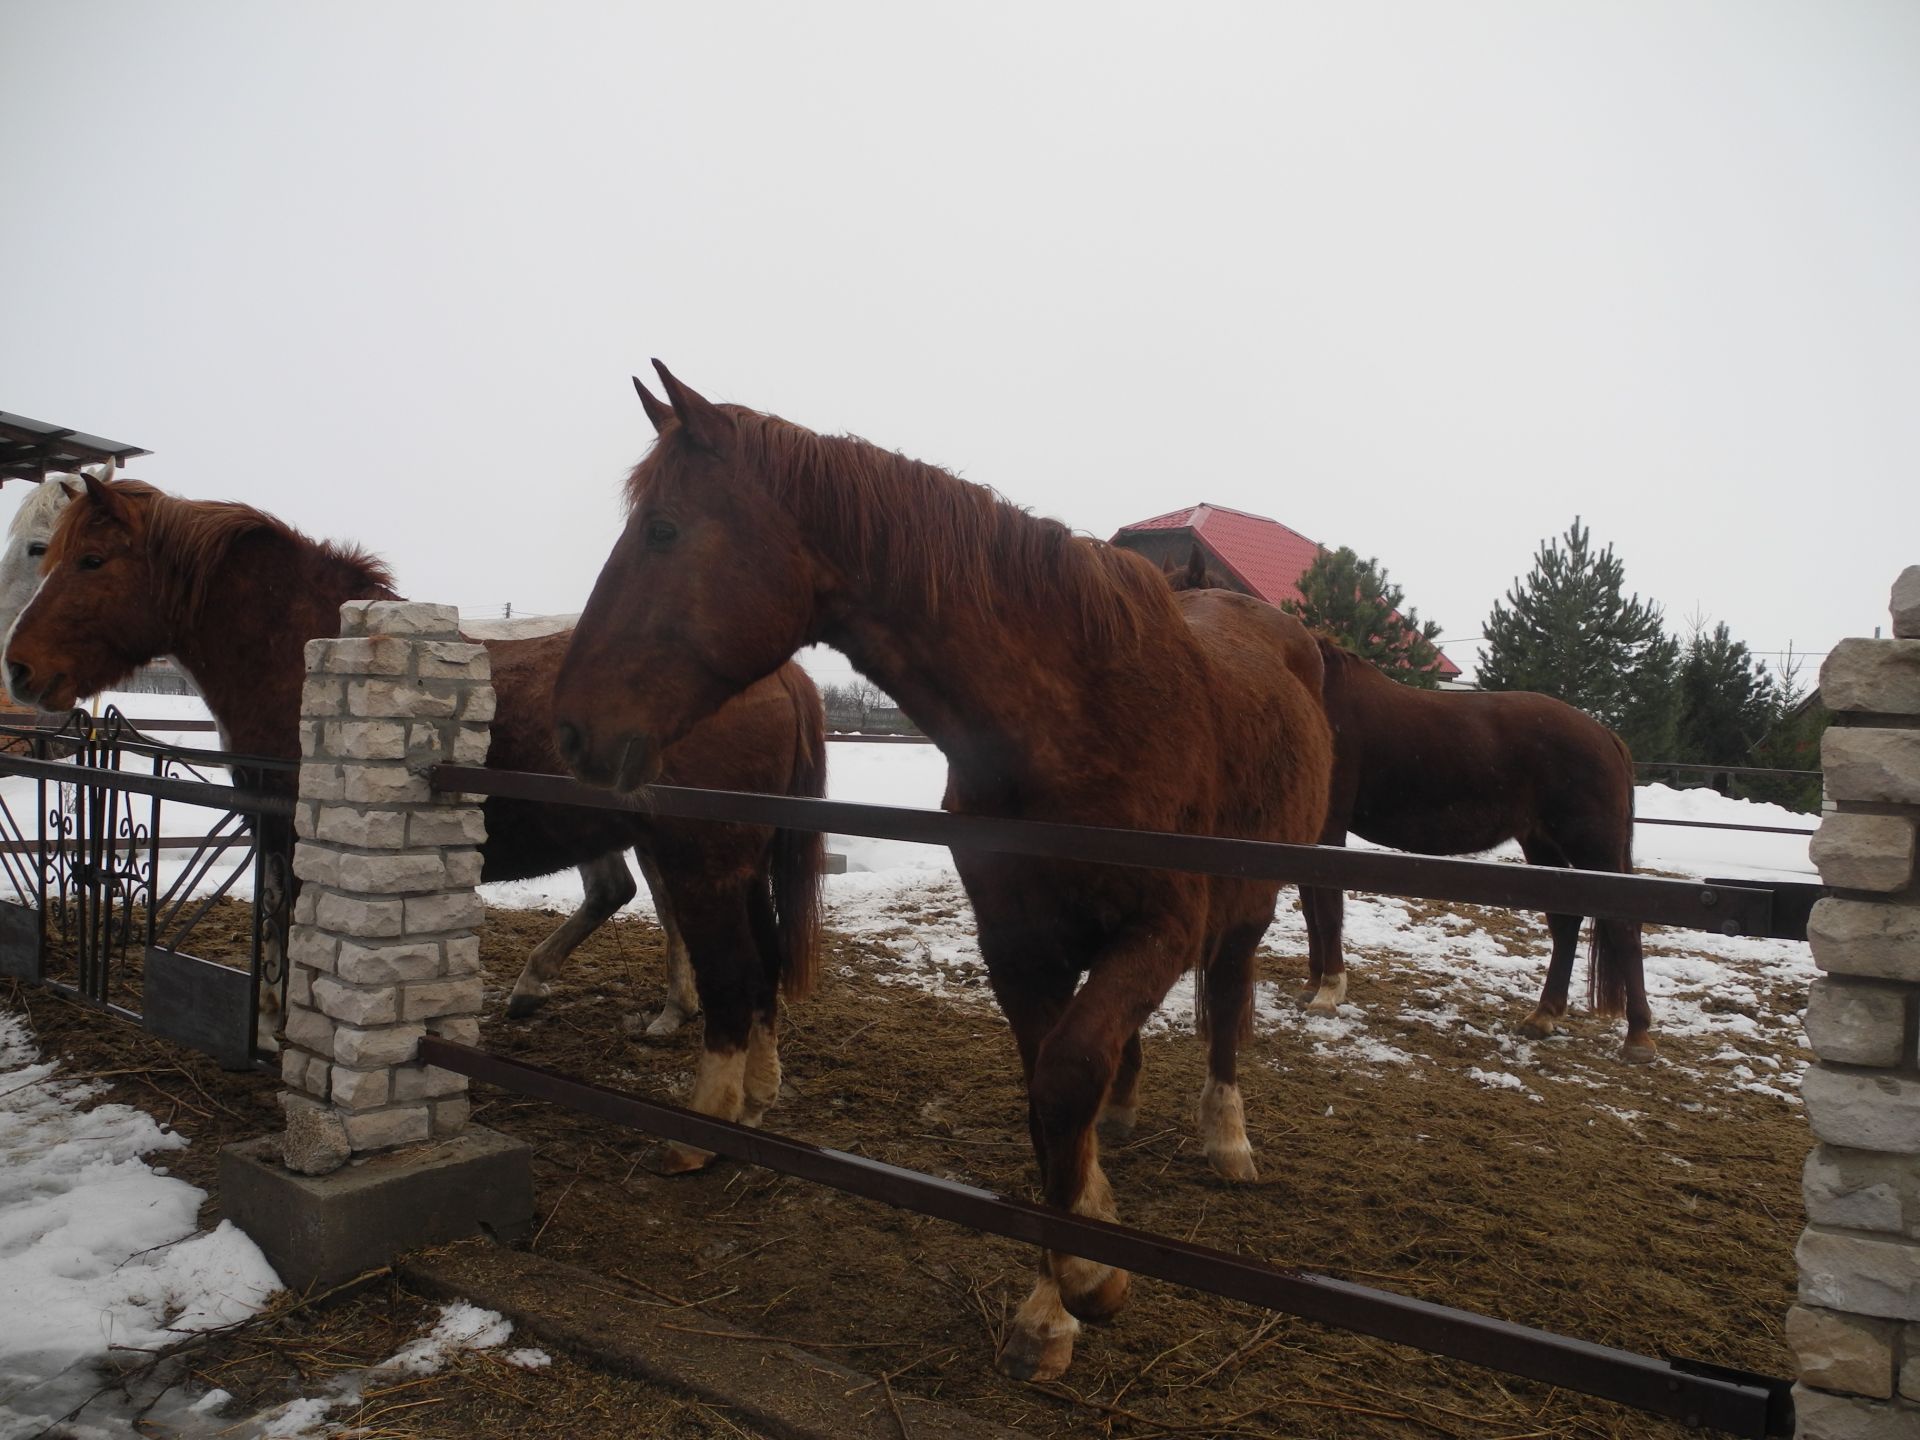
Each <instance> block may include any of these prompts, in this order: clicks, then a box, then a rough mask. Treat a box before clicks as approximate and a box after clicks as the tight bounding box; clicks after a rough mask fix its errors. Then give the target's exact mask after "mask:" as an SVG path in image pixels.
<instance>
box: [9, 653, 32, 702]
mask: <svg viewBox="0 0 1920 1440" xmlns="http://www.w3.org/2000/svg"><path fill="white" fill-rule="evenodd" d="M32 679H33V667H32V666H31V665H29V664H27V662H26V661H24V660H9V661H8V662H7V688H9V689H10V690H12V691H13V693H14V694H15V695H16V696H24V695H25V694H26V693H27V684H28V682H30V681H31V680H32Z"/></svg>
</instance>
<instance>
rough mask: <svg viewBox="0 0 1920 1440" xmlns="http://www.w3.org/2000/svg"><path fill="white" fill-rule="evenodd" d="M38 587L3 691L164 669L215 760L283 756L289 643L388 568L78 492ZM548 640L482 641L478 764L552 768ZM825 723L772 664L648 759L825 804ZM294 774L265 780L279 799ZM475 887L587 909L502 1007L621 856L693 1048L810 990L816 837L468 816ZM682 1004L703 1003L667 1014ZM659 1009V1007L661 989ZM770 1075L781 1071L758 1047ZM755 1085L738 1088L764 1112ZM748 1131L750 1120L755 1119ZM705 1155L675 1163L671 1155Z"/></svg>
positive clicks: (235, 524)
mask: <svg viewBox="0 0 1920 1440" xmlns="http://www.w3.org/2000/svg"><path fill="white" fill-rule="evenodd" d="M44 571H45V579H44V580H43V581H42V582H41V586H40V589H39V591H38V592H37V593H36V594H35V596H34V598H33V600H32V602H31V603H30V604H29V605H28V607H27V609H26V611H25V612H24V613H23V614H22V615H21V617H20V620H19V621H18V623H17V624H16V626H15V628H14V631H13V634H12V636H11V638H10V640H9V642H8V648H7V655H6V664H7V673H8V680H9V684H10V686H11V687H12V689H13V690H14V691H15V692H16V693H18V694H22V695H29V696H31V697H33V702H34V703H36V704H40V705H42V706H46V707H50V708H54V709H61V708H65V707H66V706H68V705H70V704H72V703H73V702H74V700H75V699H76V698H77V697H79V696H82V695H88V694H93V693H97V692H98V691H100V690H104V689H107V688H108V687H110V686H111V685H113V684H114V683H115V682H117V681H118V680H120V679H121V678H122V677H124V676H125V675H126V674H127V673H128V672H129V671H131V670H132V669H133V668H134V667H135V666H137V665H141V664H144V663H145V662H147V661H148V660H151V659H152V658H154V657H155V656H157V655H172V656H174V657H175V658H176V659H178V660H179V662H180V664H181V665H182V666H183V667H184V668H185V669H186V670H187V672H188V673H189V674H190V675H192V676H193V679H194V681H195V683H196V684H197V685H198V686H199V688H200V693H201V694H202V696H204V697H205V699H206V702H207V705H208V707H209V708H210V709H211V710H212V711H213V713H214V715H215V717H216V718H217V719H218V720H219V723H220V730H221V734H222V736H223V737H224V739H225V742H226V744H227V745H228V747H230V748H231V749H234V750H237V751H242V752H245V753H248V754H258V755H267V756H286V757H297V756H298V755H299V753H300V737H299V726H300V691H301V686H302V684H303V682H304V679H305V672H306V665H305V660H304V656H303V649H304V646H305V644H306V641H307V640H308V638H309V637H312V636H323V635H333V634H337V633H338V631H339V623H340V621H339V617H340V605H341V603H342V602H343V601H346V600H366V599H396V598H398V597H397V596H396V595H395V593H394V590H393V583H392V577H391V576H390V575H389V573H388V571H387V569H386V567H385V566H384V565H382V564H381V563H380V562H379V561H377V560H375V559H374V558H372V557H371V556H369V555H367V554H366V553H364V552H363V551H360V550H355V549H340V548H336V547H335V546H332V545H324V544H320V543H317V542H315V541H313V540H311V539H309V538H307V537H306V536H304V535H302V534H300V533H299V532H298V531H295V530H293V529H291V528H290V527H288V526H287V525H285V524H283V523H281V522H280V521H278V520H276V519H274V518H273V517H272V516H269V515H266V514H264V513H263V512H261V511H259V510H256V509H253V508H252V507H251V506H246V505H234V504H218V503H212V502H207V501H195V500H183V499H179V498H176V497H173V496H169V495H166V494H163V493H162V492H160V491H157V490H155V489H153V488H152V487H151V486H147V485H141V484H137V483H134V482H119V483H114V484H101V483H100V482H98V481H94V480H89V481H88V483H87V489H86V492H85V493H84V494H83V495H81V496H80V497H78V498H77V499H76V500H75V501H74V502H73V503H72V504H71V505H69V506H68V507H67V510H66V513H65V514H64V515H63V516H62V518H61V521H60V524H59V526H58V527H57V528H56V530H55V531H54V534H53V536H52V538H51V540H50V542H49V547H48V551H47V556H46V560H45V562H44ZM568 638H569V637H568V635H567V634H565V633H561V634H556V635H548V636H542V637H540V638H538V639H529V640H501V641H494V642H491V643H489V644H488V646H487V651H488V654H489V657H490V659H491V661H492V669H493V686H494V692H495V702H496V711H495V718H494V722H493V727H492V742H491V747H490V749H489V750H488V752H487V763H488V764H489V765H490V766H492V767H494V768H496V769H502V770H531V771H537V772H543V773H549V774H558V773H562V771H561V766H560V761H559V758H558V756H556V755H555V754H554V751H553V743H552V735H553V715H552V708H551V706H552V695H553V681H554V675H555V673H556V672H557V671H558V669H559V666H560V661H561V658H562V656H563V655H564V654H565V652H566V649H567V642H568ZM825 730H826V724H825V715H824V713H823V711H822V708H821V704H820V698H819V696H818V694H817V693H816V692H815V690H814V688H813V684H812V682H811V681H809V680H808V678H807V676H806V674H805V673H804V672H803V671H801V670H800V669H799V667H798V666H792V665H789V666H782V667H778V668H777V669H775V670H773V671H772V672H771V673H769V674H767V675H766V676H765V678H763V679H760V680H759V681H758V682H757V683H756V684H754V685H752V686H749V687H746V688H745V689H743V691H742V692H741V694H740V695H739V696H738V697H737V698H735V699H734V700H733V701H732V703H730V704H728V705H727V706H725V707H724V708H722V709H720V710H718V711H717V712H716V713H715V714H714V715H713V716H712V717H711V718H710V719H708V720H706V721H705V723H703V724H701V725H699V726H697V727H695V728H693V729H691V730H690V731H689V732H688V733H687V735H686V736H685V738H684V739H682V740H681V741H680V743H679V744H677V745H675V746H674V747H673V749H672V751H671V752H670V753H669V754H667V755H666V756H665V757H664V773H666V774H670V775H672V776H673V777H674V780H675V782H676V783H679V784H686V785H699V786H707V787H712V788H720V789H729V790H771V791H776V792H779V793H783V794H794V795H808V796H818V795H821V794H824V793H825V766H826V745H825ZM291 781H292V777H291V776H286V775H283V776H281V779H280V783H281V784H282V785H283V786H290V785H291ZM485 808H486V825H487V840H486V844H485V845H484V846H483V847H482V850H481V856H482V878H483V879H484V880H514V879H526V878H530V877H534V876H539V875H549V874H552V873H553V872H555V871H556V870H562V869H566V868H567V867H569V866H577V867H579V869H580V872H581V876H582V878H583V879H584V880H585V882H586V901H585V904H584V905H582V907H581V909H580V910H579V912H578V913H577V914H575V915H574V916H572V917H571V918H570V919H568V920H567V921H566V922H565V923H563V924H562V925H561V926H560V927H559V928H558V929H556V930H555V931H554V932H553V934H551V935H549V936H548V937H547V938H546V939H545V940H544V941H542V942H541V943H540V945H539V946H538V947H537V948H536V949H535V950H534V952H533V953H532V955H530V956H529V957H528V960H527V964H526V968H525V970H524V971H523V972H522V974H521V976H520V980H519V983H518V984H516V985H515V987H514V992H513V993H514V1000H513V1010H514V1013H525V1012H526V1011H527V1010H529V1009H531V1008H532V1007H533V1006H534V1005H537V1004H538V1003H539V1000H540V998H541V997H543V996H544V995H545V994H546V993H547V981H548V979H549V978H550V977H551V976H552V974H553V973H554V972H555V970H556V969H557V968H558V966H559V964H560V962H561V961H563V960H564V959H565V958H566V956H567V955H568V953H569V952H571V951H572V950H573V949H574V948H575V947H576V946H577V945H579V943H580V942H581V941H582V940H584V939H585V938H586V937H587V936H588V935H589V934H591V933H592V932H593V931H594V930H595V929H596V928H597V927H598V926H599V925H601V924H602V923H603V922H604V921H605V920H606V919H607V918H608V917H609V916H610V915H612V914H613V912H614V911H616V910H618V909H619V908H620V907H621V905H623V904H625V903H626V902H627V901H628V900H630V899H631V898H632V897H633V895H634V893H635V885H634V881H633V876H632V873H631V872H630V871H629V870H628V869H627V865H626V860H625V857H624V855H623V853H622V852H623V851H624V850H626V849H629V848H631V849H632V850H633V851H634V852H635V854H636V855H637V856H638V857H639V859H640V863H641V866H642V870H643V873H645V874H646V876H647V880H648V884H649V886H650V887H651V888H652V890H653V894H654V898H655V901H656V903H657V905H658V907H659V910H660V915H661V920H662V923H663V926H664V927H667V928H669V930H670V932H672V933H677V934H678V936H679V937H680V939H681V944H682V945H683V947H684V953H685V954H686V956H687V958H688V959H689V961H690V963H691V968H692V970H693V980H694V984H695V985H696V986H697V987H698V989H699V992H700V996H701V999H702V1000H704V1001H706V1009H707V1036H708V1038H707V1043H708V1044H710V1045H711V1044H714V1043H716V1039H715V1037H716V1034H717V1035H718V1036H719V1037H723V1038H726V1039H730V1037H731V1034H732V1028H733V1026H734V1025H735V1024H736V1022H737V1021H738V1020H739V1017H738V1016H737V1015H736V1014H732V1013H716V1009H715V1001H714V1000H713V999H712V998H710V997H711V996H712V995H715V994H717V995H719V996H720V997H721V999H720V1002H719V1003H720V1006H721V1009H722V1011H725V1010H726V1007H727V1006H728V1005H729V1004H732V1005H733V1008H734V1009H735V1010H738V1009H739V1005H738V1003H737V1002H736V1000H735V997H736V996H737V995H738V994H740V993H743V992H753V993H758V992H759V991H760V990H762V989H768V990H770V988H771V987H772V985H773V984H775V983H776V982H784V984H785V986H786V987H787V988H788V990H789V991H791V992H795V993H797V992H799V991H801V990H804V989H805V988H806V986H807V985H808V984H809V983H810V982H811V979H812V976H813V972H814V967H815V954H816V949H817V939H818V928H819V899H820V897H819V887H820V876H821V874H822V871H823V868H824V866H823V852H822V841H821V838H820V837H819V836H817V835H814V834H811V833H808V832H800V831H788V830H769V829H761V828H755V827H750V826H739V825H715V824H708V823H704V822H689V821H672V820H663V819H653V818H649V817H646V816H642V815H637V814H630V813H624V812H620V811H611V810H587V809H581V808H579V807H577V806H565V805H538V804H533V803H530V802H526V801H520V800H506V799H499V798H489V799H488V800H487V801H486V807H485ZM678 1003H679V1004H681V1005H684V1007H685V1008H686V1010H687V1011H689V1012H691V1011H693V1010H694V1009H695V1008H696V1007H697V1004H698V1003H699V1002H696V1001H693V1000H692V999H690V998H688V999H685V1000H680V1001H679V1002H678ZM668 1006H669V1009H670V1010H672V1009H674V1008H675V1007H676V997H673V996H670V997H669V1000H668ZM764 1040H765V1042H766V1046H767V1061H766V1064H767V1073H768V1074H770V1075H772V1076H774V1077H776V1078H777V1075H778V1059H777V1056H776V1055H775V1053H774V1051H773V1049H772V1041H773V1035H772V1032H771V1031H770V1030H769V1032H768V1033H767V1035H766V1036H765V1037H764ZM773 1098H774V1090H773V1088H772V1087H771V1086H768V1087H766V1088H763V1089H760V1090H757V1091H756V1092H755V1095H754V1100H755V1104H756V1106H758V1107H759V1108H760V1109H764V1107H765V1106H766V1105H768V1104H770V1103H771V1102H772V1100H773ZM754 1118H757V1112H756V1114H755V1116H754ZM705 1158H706V1157H704V1156H701V1155H699V1154H697V1153H695V1152H673V1153H672V1154H670V1156H669V1162H670V1163H673V1164H678V1165H682V1166H684V1165H688V1164H697V1163H700V1162H701V1161H702V1160H704V1159H705Z"/></svg>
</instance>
